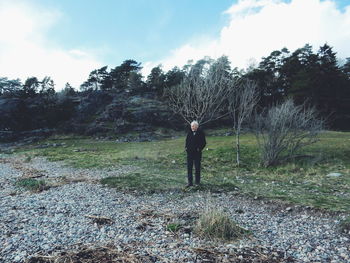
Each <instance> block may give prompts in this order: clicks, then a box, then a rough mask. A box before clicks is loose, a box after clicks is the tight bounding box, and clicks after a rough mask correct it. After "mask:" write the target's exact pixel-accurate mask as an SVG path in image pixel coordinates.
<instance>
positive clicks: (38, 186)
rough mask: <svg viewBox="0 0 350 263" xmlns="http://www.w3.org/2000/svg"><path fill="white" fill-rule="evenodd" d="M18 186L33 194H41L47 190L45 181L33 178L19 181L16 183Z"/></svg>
mask: <svg viewBox="0 0 350 263" xmlns="http://www.w3.org/2000/svg"><path fill="white" fill-rule="evenodd" d="M16 185H17V186H20V187H23V188H25V189H27V190H30V191H33V192H41V191H43V190H45V189H47V185H46V182H45V181H44V180H35V179H33V178H23V179H19V180H17V181H16Z"/></svg>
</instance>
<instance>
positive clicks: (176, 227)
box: [166, 223, 182, 232]
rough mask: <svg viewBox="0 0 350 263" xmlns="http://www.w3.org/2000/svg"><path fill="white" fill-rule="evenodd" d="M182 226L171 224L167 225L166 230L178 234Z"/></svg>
mask: <svg viewBox="0 0 350 263" xmlns="http://www.w3.org/2000/svg"><path fill="white" fill-rule="evenodd" d="M181 227H182V225H181V224H179V223H169V224H167V225H166V230H167V231H169V232H177V231H179V230H180V229H181Z"/></svg>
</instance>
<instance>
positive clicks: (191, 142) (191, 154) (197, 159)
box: [185, 121, 206, 187]
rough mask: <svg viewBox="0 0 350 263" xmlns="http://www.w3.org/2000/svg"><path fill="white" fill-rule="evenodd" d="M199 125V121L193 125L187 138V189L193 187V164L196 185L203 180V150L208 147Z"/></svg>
mask: <svg viewBox="0 0 350 263" xmlns="http://www.w3.org/2000/svg"><path fill="white" fill-rule="evenodd" d="M198 127H199V124H198V122H197V121H193V122H192V123H191V130H190V131H189V132H188V134H187V137H186V146H185V148H186V152H187V179H188V185H187V187H190V186H193V175H192V170H193V163H194V166H195V170H196V172H195V184H196V185H199V184H200V180H201V159H202V150H203V149H204V147H205V145H206V140H205V134H204V132H203V131H202V130H200V129H198Z"/></svg>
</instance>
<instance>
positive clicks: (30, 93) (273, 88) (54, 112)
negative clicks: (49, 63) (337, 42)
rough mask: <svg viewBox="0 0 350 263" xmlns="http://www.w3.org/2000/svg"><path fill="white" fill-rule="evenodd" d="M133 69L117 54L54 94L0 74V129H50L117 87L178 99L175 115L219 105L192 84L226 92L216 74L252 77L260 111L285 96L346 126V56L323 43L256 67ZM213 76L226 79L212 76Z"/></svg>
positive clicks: (201, 64)
mask: <svg viewBox="0 0 350 263" xmlns="http://www.w3.org/2000/svg"><path fill="white" fill-rule="evenodd" d="M141 69H142V66H141V63H139V62H137V61H135V60H132V59H129V60H125V61H124V62H123V63H121V64H120V65H119V66H116V67H114V68H111V69H109V68H108V67H107V66H104V67H102V68H99V69H95V70H93V71H92V72H91V73H90V74H89V76H88V78H87V80H86V81H85V82H84V83H82V85H81V86H80V87H79V89H77V88H73V87H72V86H71V85H70V84H69V83H67V84H66V86H65V88H64V89H63V90H61V91H60V92H56V91H55V84H54V81H53V80H52V79H51V78H50V77H45V78H44V79H42V80H39V79H37V78H36V77H31V78H28V79H27V80H26V81H25V82H24V83H22V82H21V81H20V80H19V79H8V78H6V77H2V78H0V111H1V116H0V130H3V131H5V130H8V131H18V130H22V131H24V130H30V129H39V128H46V127H48V128H57V127H59V126H60V125H61V124H62V123H64V122H67V121H69V120H70V119H71V118H72V116H74V115H75V114H77V110H78V108H79V107H81V105H80V103H79V101H81V100H82V98H84V97H86V96H94V95H93V94H97V95H98V96H100V95H101V93H102V94H108V95H109V96H112V97H113V96H120V93H124V94H129V95H130V96H132V95H142V94H146V93H147V94H150V93H152V94H154V95H155V97H156V99H157V100H159V101H161V102H164V103H171V101H172V100H174V99H180V100H182V101H183V102H185V103H183V105H182V106H181V105H180V106H181V107H179V108H177V109H176V111H177V112H178V113H179V114H181V113H183V112H182V111H183V110H184V111H187V113H190V111H191V107H187V109H186V105H187V106H188V105H190V106H191V105H194V103H196V104H197V105H202V107H207V106H208V105H211V107H213V108H215V107H216V106H218V105H221V106H223V105H224V107H227V106H229V105H227V103H226V104H225V102H224V100H222V97H215V96H206V97H203V94H202V95H201V94H200V92H203V90H202V89H200V87H204V86H208V85H212V86H213V87H214V86H215V88H216V89H217V91H216V92H214V93H213V94H221V93H220V92H219V91H218V90H219V89H224V90H227V89H226V88H227V87H226V86H225V85H228V84H227V83H228V82H225V83H224V82H222V83H216V82H215V81H216V80H219V79H220V80H222V79H226V80H234V81H235V82H236V83H238V82H239V81H243V80H245V81H252V82H254V83H255V84H256V88H257V92H258V95H259V99H258V101H257V105H258V108H259V109H260V110H262V109H264V108H267V107H271V106H272V105H276V104H278V103H281V102H282V101H284V100H286V99H288V98H293V101H294V103H296V104H297V105H301V104H304V103H306V104H307V105H310V106H311V105H312V106H315V107H316V109H317V110H318V111H319V112H320V114H321V116H322V117H324V118H326V119H327V123H328V125H329V128H332V129H349V128H350V58H348V59H346V60H345V61H343V63H340V61H339V60H338V58H337V56H336V53H335V52H334V51H333V48H332V47H330V46H329V45H328V44H324V45H323V46H321V47H320V48H319V49H318V50H317V51H316V52H314V51H313V48H312V46H310V45H308V44H306V45H305V46H304V47H302V48H299V49H297V50H295V51H294V52H290V51H289V50H288V49H286V48H283V49H281V50H276V51H273V52H271V54H270V55H269V56H266V57H263V58H262V59H261V61H260V62H259V64H258V65H255V66H251V67H249V68H248V69H246V70H242V69H238V68H234V67H232V66H231V62H230V61H229V59H228V58H227V57H225V56H223V57H221V58H219V59H217V60H214V59H211V58H209V57H205V58H203V59H201V60H198V61H195V62H194V61H189V62H188V64H186V65H185V66H183V67H182V68H179V67H174V68H172V69H171V70H168V71H164V70H163V69H162V66H161V65H159V66H156V67H154V68H153V69H152V70H151V72H150V74H149V75H148V76H147V77H146V78H144V77H143V76H142V74H141ZM203 74H210V78H205V79H203V78H201V77H200V76H202V75H203ZM218 75H225V76H226V77H225V78H218ZM181 85H182V86H184V85H187V86H188V88H189V89H188V92H189V93H191V92H194V93H197V94H198V96H199V97H201V98H202V100H197V101H196V100H195V99H193V98H196V96H191V97H187V98H186V97H183V98H179V97H176V96H175V97H174V96H173V95H174V94H176V93H174V91H176V89H178V88H179V87H180V86H181ZM193 87H197V88H196V89H195V88H193ZM228 88H229V87H228ZM118 94H119V95H118ZM186 99H187V101H186ZM188 99H190V100H188ZM203 100H205V103H203ZM110 101H111V99H109V101H108V102H110ZM108 102H106V104H107V103H108ZM100 106H101V105H100ZM215 111H216V115H215V116H211V118H212V119H213V118H214V117H217V118H218V117H221V116H224V115H225V114H226V110H225V109H223V108H222V107H216V108H215ZM187 113H186V114H187ZM207 113H208V111H207ZM188 116H189V118H193V112H192V116H191V115H188ZM202 117H203V121H205V118H207V116H204V115H203V116H202Z"/></svg>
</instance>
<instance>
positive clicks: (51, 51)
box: [0, 0, 101, 90]
mask: <svg viewBox="0 0 350 263" xmlns="http://www.w3.org/2000/svg"><path fill="white" fill-rule="evenodd" d="M62 16H63V14H61V13H60V12H58V11H57V10H46V9H43V8H41V7H39V6H33V5H29V4H28V3H26V2H24V1H16V0H15V1H14V0H13V1H5V0H0V25H1V29H0V74H1V77H8V78H21V79H22V80H23V81H24V80H25V79H26V78H27V77H32V76H35V77H37V78H39V79H42V78H44V77H45V76H50V77H51V78H52V79H53V80H54V81H55V84H56V90H60V89H62V88H63V87H64V85H65V83H66V82H69V83H70V84H71V85H72V86H73V87H78V86H79V85H80V84H81V83H82V82H83V81H84V80H85V79H87V76H88V74H89V73H90V71H92V70H93V69H95V68H98V67H99V66H101V63H100V62H99V61H97V60H96V59H95V58H94V57H93V56H92V55H89V54H88V53H86V52H85V51H83V50H80V49H72V50H65V49H62V48H59V47H57V46H55V45H54V43H51V42H50V41H49V39H48V37H47V32H48V31H49V30H51V29H52V27H53V26H54V25H55V24H56V23H58V22H59V19H60V18H61V17H62Z"/></svg>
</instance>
